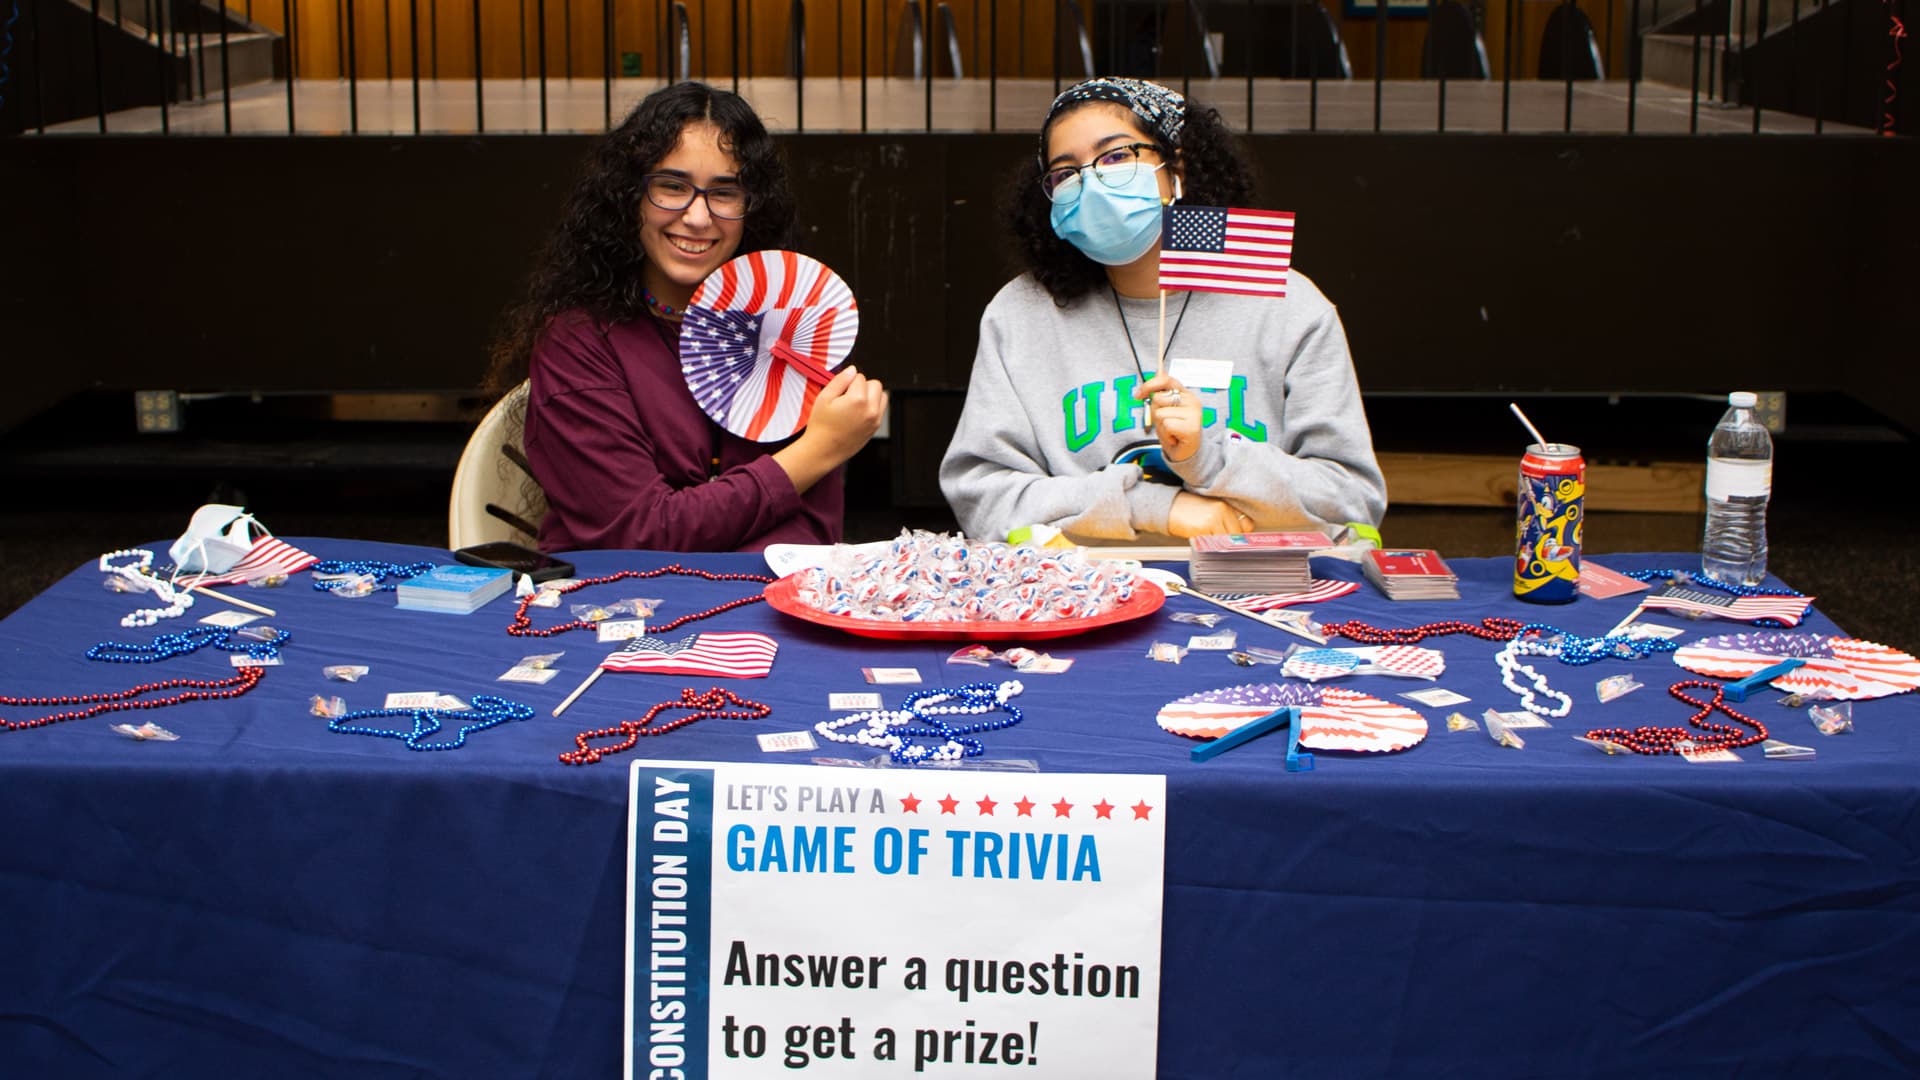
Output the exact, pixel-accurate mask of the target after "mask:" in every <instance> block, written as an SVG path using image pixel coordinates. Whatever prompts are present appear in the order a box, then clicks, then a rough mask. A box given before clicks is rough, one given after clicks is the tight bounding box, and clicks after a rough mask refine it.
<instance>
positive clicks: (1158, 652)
mask: <svg viewBox="0 0 1920 1080" xmlns="http://www.w3.org/2000/svg"><path fill="white" fill-rule="evenodd" d="M1186 655H1187V647H1186V646H1185V645H1176V644H1174V643H1173V642H1171V641H1156V642H1154V643H1153V644H1152V645H1150V646H1148V647H1147V659H1149V660H1158V661H1160V662H1161V663H1163V664H1177V663H1179V662H1180V661H1181V659H1182V658H1183V657H1185V656H1186Z"/></svg>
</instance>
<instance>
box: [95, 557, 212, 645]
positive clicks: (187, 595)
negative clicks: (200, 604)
mask: <svg viewBox="0 0 1920 1080" xmlns="http://www.w3.org/2000/svg"><path fill="white" fill-rule="evenodd" d="M129 558H130V559H132V560H133V561H132V562H130V563H116V562H115V561H114V560H116V559H129ZM152 566H153V552H151V551H148V550H146V549H145V548H123V549H121V550H119V551H109V552H107V553H106V554H105V555H102V556H100V570H101V572H102V573H107V574H112V575H114V576H115V577H118V578H120V579H121V580H123V581H125V582H126V583H127V585H128V586H129V588H130V590H131V591H133V592H150V593H152V594H153V595H155V596H157V597H159V598H160V601H161V603H163V604H164V605H166V606H164V607H156V608H141V609H139V610H138V611H133V612H129V613H127V614H126V615H123V616H121V618H120V625H121V626H126V627H141V626H152V625H153V624H154V623H157V622H159V621H160V620H161V619H171V618H174V617H176V616H178V615H181V614H183V613H184V612H185V611H186V610H187V609H188V608H190V607H192V606H193V595H192V593H191V592H189V591H188V590H187V589H184V588H182V589H176V588H174V587H173V583H172V582H170V581H163V580H161V579H160V578H158V577H155V576H154V575H152V574H151V573H148V570H149V568H151V567H152Z"/></svg>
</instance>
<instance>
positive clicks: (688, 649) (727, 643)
mask: <svg viewBox="0 0 1920 1080" xmlns="http://www.w3.org/2000/svg"><path fill="white" fill-rule="evenodd" d="M779 648H780V645H779V643H778V642H775V641H774V640H773V639H772V638H770V637H768V636H767V635H765V634H752V633H717V632H709V633H704V634H688V635H687V636H686V637H684V638H681V639H680V640H679V641H665V640H662V639H660V638H657V637H637V638H634V639H633V640H632V641H629V642H628V643H627V644H626V646H625V647H624V648H622V649H620V650H619V651H617V652H615V653H613V654H612V655H610V656H608V657H607V658H606V659H605V660H602V661H600V667H601V668H602V669H603V670H606V671H639V672H645V673H647V674H650V675H717V676H719V677H721V678H725V679H764V678H766V676H767V673H768V672H770V671H772V670H773V654H774V653H775V652H777V651H779Z"/></svg>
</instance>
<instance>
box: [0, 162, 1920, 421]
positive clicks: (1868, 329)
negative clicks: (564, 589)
mask: <svg viewBox="0 0 1920 1080" xmlns="http://www.w3.org/2000/svg"><path fill="white" fill-rule="evenodd" d="M785 144H786V146H787V149H788V151H789V153H790V156H791V158H792V161H793V164H794V167H795V173H796V176H797V179H798V184H799V187H800V192H801V195H800V204H801V207H802V209H803V213H804V217H803V219H802V227H803V230H804V234H803V241H802V245H801V246H802V247H803V248H804V249H805V250H807V251H809V252H810V253H813V254H815V255H818V256H819V257H821V258H823V259H824V260H825V261H826V262H827V263H828V264H829V265H831V266H833V267H835V268H836V269H838V270H839V271H840V272H841V273H842V274H843V275H844V276H846V277H847V279H848V280H849V282H850V283H851V285H852V286H853V288H854V290H855V293H856V295H857V296H858V297H859V299H860V302H861V305H862V321H861V330H862V336H861V340H860V344H859V347H858V353H857V354H856V358H857V360H858V361H859V362H860V363H861V365H862V366H863V368H865V369H867V370H871V371H875V372H877V373H879V374H880V375H881V376H882V377H884V378H885V379H886V380H887V381H888V382H889V383H890V384H892V385H894V386H895V387H897V388H899V389H901V390H905V391H911V390H915V389H921V390H932V391H938V390H956V389H960V388H963V387H964V386H965V383H966V376H967V371H968V364H969V362H970V358H971V355H972V351H973V347H974V330H975V321H976V319H977V317H978V313H979V311H980V309H981V308H982V306H983V305H984V304H985V302H986V301H987V299H988V298H989V297H990V296H991V295H992V293H993V292H994V290H996V289H997V288H998V287H999V286H1000V285H1001V284H1002V283H1003V282H1004V281H1005V280H1006V278H1007V277H1008V276H1009V273H1010V264H1009V263H1008V261H1007V257H1006V251H1005V246H1004V243H1003V241H1002V230H1001V229H1000V226H999V217H998V214H997V212H996V209H995V207H996V202H997V195H998V191H999V188H1000V187H1001V184H1002V180H1003V178H1004V177H1005V176H1006V174H1007V173H1008V171H1009V170H1010V168H1011V167H1012V165H1013V164H1014V163H1015V162H1016V161H1017V160H1018V159H1019V158H1020V157H1021V156H1022V155H1023V154H1026V153H1029V152H1030V151H1031V140H1030V138H1029V137H1028V136H1025V135H998V136H995V135H938V134H936V135H913V136H843V135H804V136H790V137H788V138H786V139H785ZM587 145H588V143H587V140H585V139H580V138H570V137H515V136H492V137H487V138H484V139H474V138H431V137H428V138H356V139H302V138H221V139H196V138H179V137H176V138H137V137H113V138H107V139H98V138H49V139H16V140H11V141H9V143H8V144H7V153H6V154H4V155H0V191H5V192H6V193H7V200H6V206H7V210H6V219H7V225H6V228H5V235H6V236H7V239H8V243H7V244H6V246H5V251H6V255H5V257H4V258H5V262H4V270H3V271H0V273H4V279H0V349H4V352H5V354H6V356H7V357H8V358H9V360H10V362H9V364H8V367H9V369H10V370H9V374H10V375H11V376H12V378H11V379H10V382H11V392H10V393H9V394H8V395H6V396H5V398H4V400H0V428H4V427H9V426H12V425H14V424H16V423H18V422H19V421H20V420H22V419H24V418H26V417H28V416H30V415H32V414H34V413H36V412H39V411H41V410H43V409H45V408H46V407H47V406H48V405H49V404H51V403H53V402H56V401H58V400H60V399H61V398H63V397H66V396H68V395H70V394H73V393H75V392H77V391H80V390H84V389H101V390H123V389H124V390H132V389H135V388H141V387H168V388H173V389H178V390H185V391H194V390H222V389H224V390H233V389H239V390H262V391H320V392H331V391H355V390H359V391H367V390H454V389H460V388H464V387H469V386H471V385H472V384H473V383H474V382H475V381H476V380H477V379H478V377H479V373H480V371H481V369H482V367H483V366H484V358H485V346H486V341H487V339H488V336H489V334H490V331H491V328H492V327H493V326H494V324H495V320H496V319H497V317H498V314H499V312H500V310H501V308H502V307H503V305H504V304H506V303H507V302H508V300H509V299H510V298H511V297H512V296H514V295H515V293H516V292H517V290H518V289H519V288H520V282H521V279H522V275H523V274H524V273H525V269H526V267H527V264H528V260H529V258H530V255H531V253H532V252H533V250H534V249H535V248H536V246H537V245H538V243H539V239H540V237H541V235H542V234H543V232H544V230H545V229H546V228H547V227H548V225H549V224H550V223H551V222H552V221H553V220H554V218H555V216H556V214H557V211H558V208H559V206H560V204H561V200H562V198H563V196H564V193H565V190H566V188H567V186H568V184H569V183H570V180H571V177H572V175H573V173H574V170H575V167H576V165H577V163H578V161H579V159H580V157H581V155H582V154H583V152H584V150H585V147H586V146H587ZM1250 145H1251V147H1252V149H1253V151H1254V153H1255V155H1256V157H1257V159H1258V162H1259V165H1260V166H1261V169H1262V174H1263V191H1262V197H1261V200H1260V201H1261V202H1262V203H1263V204H1264V205H1268V206H1275V207H1286V208H1291V209H1294V210H1296V211H1298V212H1299V214H1300V233H1299V244H1298V250H1297V256H1296V257H1297V265H1298V266H1299V267H1300V268H1301V270H1303V271H1304V272H1305V273H1307V274H1309V275H1311V276H1312V277H1314V278H1315V280H1317V281H1318V282H1319V283H1320V284H1321V285H1322V287H1323V288H1324V289H1325V290H1326V291H1327V292H1328V294H1329V295H1331V296H1332V297H1333V298H1334V300H1335V301H1336V302H1337V303H1338V304H1339V305H1340V306H1341V310H1342V313H1343V316H1344V318H1345V321H1346V323H1347V327H1348V331H1349V333H1350V335H1351V338H1352V341H1353V349H1354V355H1355V358H1356V362H1357V363H1358V365H1359V368H1360V373H1361V378H1362V383H1363V385H1364V386H1365V387H1366V388H1367V389H1368V390H1369V391H1394V390H1404V391H1461V390H1472V391H1487V392H1504V391H1508V390H1581V391H1595V392H1614V391H1623V390H1631V391H1642V392H1658V391H1700V390H1715V389H1724V388H1725V387H1727V386H1729V385H1732V384H1734V383H1739V384H1741V385H1749V386H1760V387H1764V388H1771V389H1784V390H1789V391H1794V390H1816V389H1827V390H1838V391H1841V392H1844V393H1847V394H1850V395H1852V396H1853V397H1855V398H1856V399H1858V400H1860V401H1861V402H1863V403H1866V404H1868V405H1870V406H1871V407H1873V408H1875V409H1878V410H1880V411H1882V412H1884V413H1885V414H1886V415H1887V416H1888V417H1890V418H1892V419H1893V420H1895V421H1896V422H1897V423H1898V424H1900V425H1901V426H1904V427H1905V428H1907V429H1909V430H1914V429H1920V396H1916V395H1915V394H1914V393H1913V391H1914V390H1915V389H1916V386H1915V383H1916V381H1920V380H1917V379H1916V376H1915V375H1914V373H1913V365H1912V363H1911V362H1910V360H1911V356H1912V353H1913V344H1914V332H1913V328H1912V324H1911V322H1910V321H1909V320H1906V319H1903V318H1902V312H1904V311H1906V310H1908V308H1909V307H1910V304H1911V300H1912V297H1913V293H1914V283H1915V280H1916V274H1915V269H1914V252H1915V251H1916V250H1920V248H1917V247H1916V245H1915V243H1914V240H1915V235H1914V234H1915V226H1914V223H1913V219H1912V216H1911V215H1910V214H1909V213H1907V212H1906V211H1907V210H1909V209H1910V208H1911V207H1912V205H1913V192H1914V191H1916V190H1920V143H1916V142H1915V141H1914V140H1912V139H1868V138H1841V137H1807V138H1799V137H1782V136H1766V137H1753V138H1748V137H1717V138H1698V139H1681V138H1660V137H1648V136H1639V137H1617V138H1616V137H1561V136H1508V137H1500V138H1494V137H1486V136H1447V135H1415V136H1393V135H1389V136H1377V135H1288V136H1262V137H1256V138H1254V139H1252V140H1251V141H1250Z"/></svg>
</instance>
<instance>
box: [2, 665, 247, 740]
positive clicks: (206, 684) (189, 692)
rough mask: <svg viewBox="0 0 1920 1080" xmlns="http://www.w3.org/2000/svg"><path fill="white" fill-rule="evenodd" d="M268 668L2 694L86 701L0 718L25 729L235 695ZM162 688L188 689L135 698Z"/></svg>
mask: <svg viewBox="0 0 1920 1080" xmlns="http://www.w3.org/2000/svg"><path fill="white" fill-rule="evenodd" d="M265 672H266V669H265V668H259V667H246V668H241V669H240V671H239V672H238V673H237V674H235V675H234V676H233V678H231V679H162V680H160V681H159V682H150V683H141V684H140V685H139V686H135V687H130V688H129V689H126V690H116V691H114V692H112V693H105V694H62V695H58V696H54V697H5V696H0V705H26V706H30V707H31V706H45V705H85V706H87V708H84V709H71V710H69V711H67V712H57V713H48V714H47V715H46V716H42V717H39V718H38V719H34V720H8V719H5V718H0V730H6V731H24V730H25V729H27V728H37V727H46V726H47V725H48V724H58V723H60V722H61V721H63V720H84V719H86V718H87V717H89V716H98V715H100V714H101V713H109V712H120V711H122V710H125V709H164V708H166V707H167V706H169V705H178V704H180V703H182V702H186V701H206V700H209V699H212V698H234V697H239V696H240V695H241V694H244V693H246V692H247V691H249V690H251V689H253V688H254V687H255V686H258V685H259V684H260V676H261V675H262V674H264V673H265ZM160 690H184V691H185V692H184V693H179V694H174V695H173V696H171V697H163V698H148V699H146V700H145V701H135V700H134V699H135V698H138V697H139V696H140V695H142V694H151V693H155V692H157V691H160Z"/></svg>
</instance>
